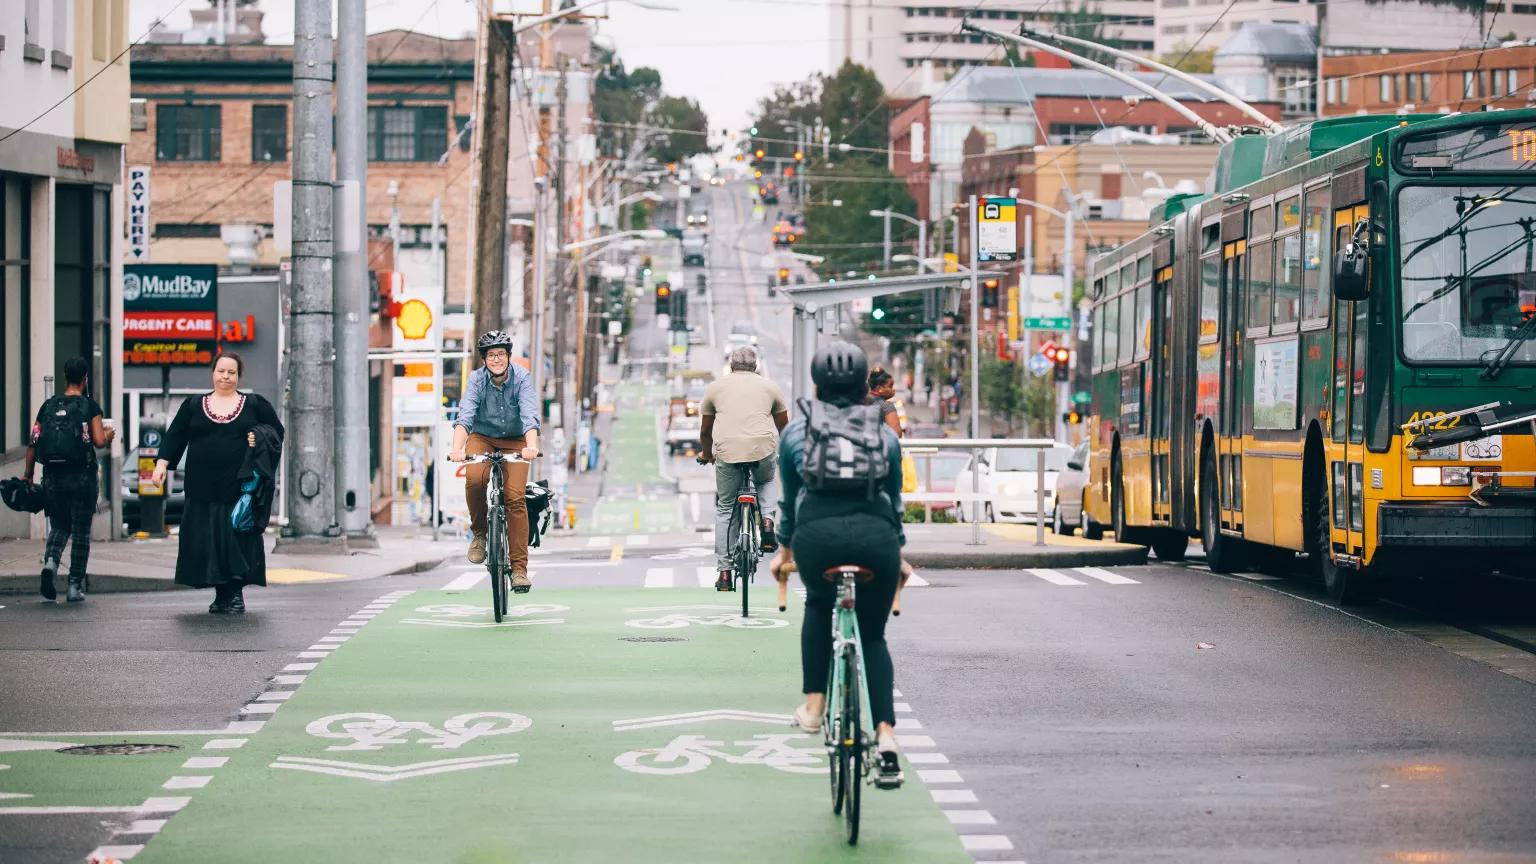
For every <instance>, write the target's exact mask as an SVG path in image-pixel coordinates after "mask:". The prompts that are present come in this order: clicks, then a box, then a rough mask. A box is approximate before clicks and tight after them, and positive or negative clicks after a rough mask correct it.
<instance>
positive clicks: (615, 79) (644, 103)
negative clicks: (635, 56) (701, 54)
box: [592, 48, 661, 156]
mask: <svg viewBox="0 0 1536 864" xmlns="http://www.w3.org/2000/svg"><path fill="white" fill-rule="evenodd" d="M595 50H596V51H597V62H598V64H599V65H600V67H601V69H600V71H599V72H598V74H597V81H596V85H595V87H594V93H593V96H592V103H593V106H594V107H595V108H596V110H597V119H598V127H597V140H598V147H599V148H600V152H602V154H603V155H605V156H623V155H625V151H626V150H627V149H628V148H629V145H630V142H632V141H634V139H635V136H636V135H637V134H639V129H638V128H637V127H638V125H639V123H640V121H641V120H643V119H644V118H645V113H646V109H647V108H648V106H650V105H652V104H653V103H655V101H656V100H657V99H658V98H659V97H660V96H661V73H659V72H657V71H656V70H655V69H651V68H649V67H645V66H642V67H640V68H639V69H636V70H634V71H633V72H630V71H628V70H626V69H625V68H624V61H623V60H621V59H619V57H618V55H616V54H614V53H613V52H612V51H609V50H607V49H602V48H598V49H595Z"/></svg>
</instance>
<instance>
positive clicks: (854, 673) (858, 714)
mask: <svg viewBox="0 0 1536 864" xmlns="http://www.w3.org/2000/svg"><path fill="white" fill-rule="evenodd" d="M822 578H824V579H826V580H827V581H828V582H832V583H835V584H836V585H837V586H838V588H837V602H836V604H835V605H834V606H833V607H832V668H831V670H830V671H829V672H828V674H827V708H826V716H825V717H823V718H822V723H821V729H822V735H823V736H824V739H825V741H826V746H827V757H828V758H829V759H830V760H831V765H830V768H831V782H832V812H833V813H834V814H840V815H842V817H843V822H844V824H845V825H846V826H847V829H848V845H849V846H853V845H856V844H857V843H858V842H859V805H860V799H861V796H862V791H863V787H864V783H865V781H866V780H868V779H869V777H870V766H871V765H872V764H874V763H875V752H874V751H875V733H874V729H873V728H872V727H871V726H870V724H869V723H868V722H867V721H866V719H865V718H867V717H868V716H869V714H870V710H869V682H868V681H867V680H866V679H865V678H864V653H863V649H862V648H861V647H860V642H859V622H858V618H857V617H855V616H854V613H853V608H854V607H853V598H854V586H855V585H856V584H859V583H865V582H869V581H871V580H873V579H874V578H875V574H874V572H873V571H871V570H869V569H868V568H865V567H856V566H854V565H851V564H846V565H843V566H839V567H833V568H831V569H829V570H827V571H826V572H824V573H823V574H822Z"/></svg>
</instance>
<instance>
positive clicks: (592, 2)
mask: <svg viewBox="0 0 1536 864" xmlns="http://www.w3.org/2000/svg"><path fill="white" fill-rule="evenodd" d="M607 2H608V0H587V2H586V3H577V4H576V5H574V6H571V7H568V8H565V9H561V10H560V11H558V12H553V13H550V14H549V15H540V16H539V17H537V18H532V19H529V20H527V21H524V22H523V23H521V24H519V25H517V26H516V27H513V28H512V33H513V34H514V35H515V34H519V33H523V32H526V31H528V30H532V29H533V28H535V27H542V26H544V25H545V24H548V23H550V22H552V21H558V20H560V19H561V18H566V17H569V16H571V15H575V14H576V13H577V12H580V11H582V10H583V9H591V8H592V7H593V6H600V5H602V4H604V3H607ZM618 2H620V3H628V4H629V5H631V6H638V7H640V8H641V9H654V10H656V11H658V12H676V11H678V7H676V6H673V5H671V4H670V3H658V2H656V0H618Z"/></svg>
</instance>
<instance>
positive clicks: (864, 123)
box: [821, 60, 889, 164]
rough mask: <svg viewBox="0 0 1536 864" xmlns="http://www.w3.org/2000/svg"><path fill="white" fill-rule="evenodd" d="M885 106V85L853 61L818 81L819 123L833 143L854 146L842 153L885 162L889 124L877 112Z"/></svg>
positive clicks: (869, 70)
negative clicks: (830, 135)
mask: <svg viewBox="0 0 1536 864" xmlns="http://www.w3.org/2000/svg"><path fill="white" fill-rule="evenodd" d="M884 108H885V87H884V86H883V85H882V84H881V83H880V79H879V78H876V77H875V73H874V72H873V71H872V70H871V69H870V68H869V67H867V66H860V65H859V64H857V63H855V62H853V61H852V60H845V61H843V65H842V67H841V68H839V69H838V70H837V73H836V74H835V75H833V76H832V77H830V78H825V79H823V80H822V82H821V122H822V124H823V125H825V126H826V128H827V129H829V130H830V131H831V133H832V141H833V143H836V144H849V145H851V146H852V147H854V148H855V149H854V150H852V151H850V152H849V153H847V154H845V157H844V158H847V157H849V156H851V157H854V158H860V159H864V160H866V161H873V162H879V163H881V164H884V162H885V148H886V145H887V141H886V134H887V132H888V128H889V124H888V123H887V122H886V119H887V118H885V117H884V116H870V115H872V114H875V115H878V114H880V113H882V112H883V110H884Z"/></svg>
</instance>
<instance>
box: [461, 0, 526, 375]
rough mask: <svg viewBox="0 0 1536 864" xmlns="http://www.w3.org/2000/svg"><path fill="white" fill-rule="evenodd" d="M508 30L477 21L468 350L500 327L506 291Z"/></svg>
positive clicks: (494, 21)
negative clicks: (472, 324)
mask: <svg viewBox="0 0 1536 864" xmlns="http://www.w3.org/2000/svg"><path fill="white" fill-rule="evenodd" d="M514 38H516V37H515V36H514V34H513V33H512V27H511V25H510V24H509V23H507V22H505V21H499V20H497V19H495V18H490V17H486V18H482V19H481V21H480V39H479V42H480V50H479V52H478V53H479V58H480V65H479V68H477V69H476V70H475V74H476V75H477V76H478V77H479V78H480V81H481V84H480V86H479V87H477V88H476V90H477V91H478V95H479V105H477V106H476V111H477V116H476V117H475V130H474V150H475V152H474V160H475V240H474V242H475V269H474V309H475V332H474V333H473V334H470V337H469V339H468V340H467V341H468V343H469V345H473V344H474V341H475V340H476V339H478V338H479V337H480V334H482V333H485V332H486V331H488V330H500V329H502V326H503V325H504V323H505V322H504V320H503V315H504V310H503V309H502V305H503V304H502V295H503V294H505V293H506V285H507V257H506V255H507V160H508V158H509V148H510V146H511V145H510V142H509V140H508V134H509V132H510V131H511V126H510V123H511V113H512V40H513V39H514Z"/></svg>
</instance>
